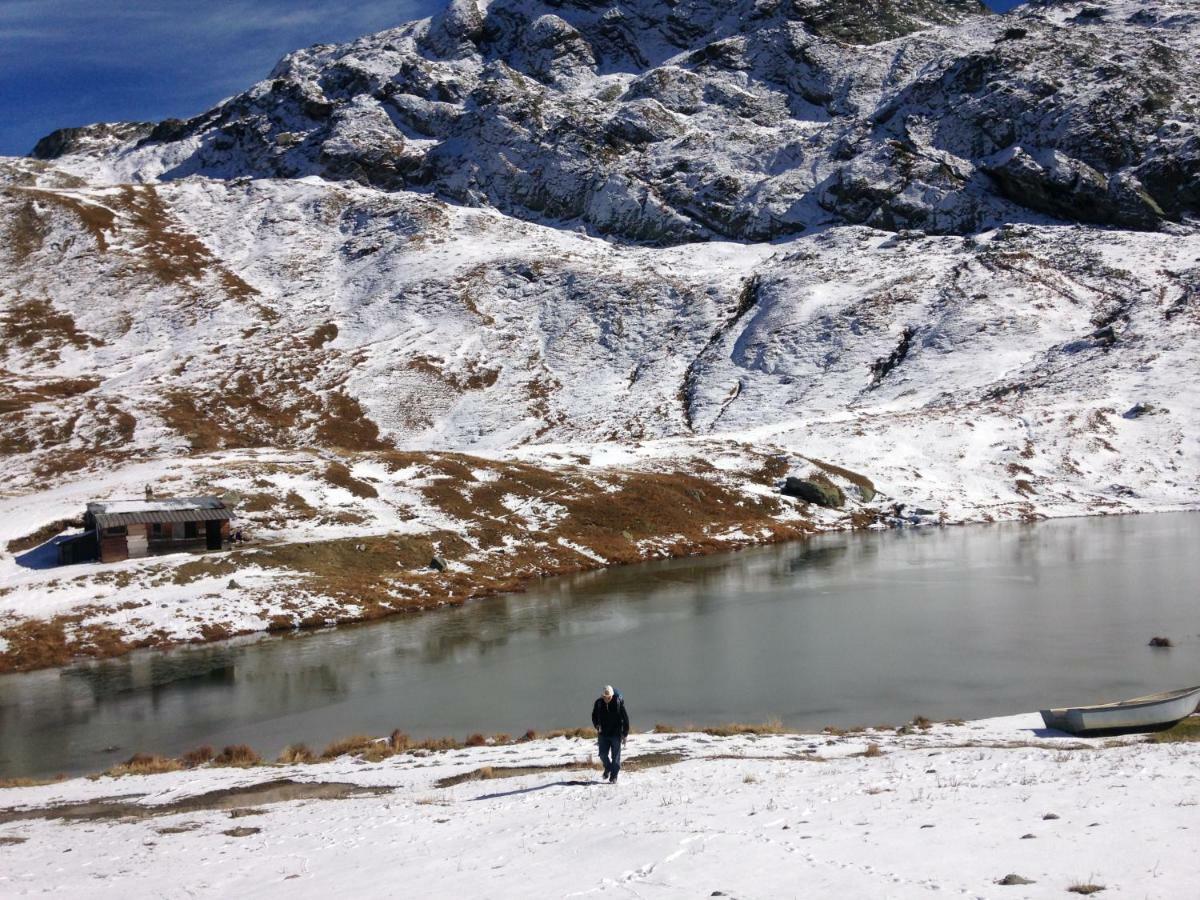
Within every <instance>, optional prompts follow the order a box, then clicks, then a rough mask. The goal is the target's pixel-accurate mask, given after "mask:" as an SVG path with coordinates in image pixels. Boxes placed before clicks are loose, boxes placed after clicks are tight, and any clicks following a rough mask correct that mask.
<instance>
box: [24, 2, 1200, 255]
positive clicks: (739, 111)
mask: <svg viewBox="0 0 1200 900" xmlns="http://www.w3.org/2000/svg"><path fill="white" fill-rule="evenodd" d="M1164 2H1166V0H1164ZM1167 7H1169V9H1168V8H1164V9H1162V10H1158V11H1157V12H1156V14H1155V15H1153V16H1150V17H1142V18H1139V17H1137V16H1133V17H1129V18H1125V19H1122V18H1120V17H1116V16H1096V15H1091V14H1089V13H1088V9H1089V7H1086V6H1084V5H1082V4H1078V3H1072V2H1069V0H1068V2H1063V3H1058V4H1055V5H1054V7H1053V10H1054V12H1053V13H1050V12H1047V11H1046V9H1044V8H1042V7H1035V6H1029V7H1022V11H1021V12H1019V13H1013V14H1010V15H1006V16H993V15H990V14H988V13H987V11H986V10H985V9H984V7H983V6H982V5H981V4H980V3H978V2H977V0H886V2H885V0H868V2H861V0H854V2H852V0H681V2H677V3H661V2H657V0H627V2H623V3H621V4H620V5H619V6H618V5H616V4H614V3H612V2H608V0H493V2H491V3H488V4H483V3H481V2H480V0H454V2H452V3H450V4H449V6H448V7H447V8H446V9H445V10H444V11H443V12H442V13H440V14H439V15H437V16H434V17H433V18H432V19H430V20H426V21H423V22H416V23H411V24H409V25H405V26H401V27H400V28H396V29H392V30H390V31H386V32H383V33H381V34H379V35H376V36H374V37H370V38H364V39H362V40H359V41H355V42H353V43H350V44H344V45H340V46H329V45H323V46H318V47H313V48H309V49H307V50H302V51H298V52H297V53H293V54H291V55H289V56H288V57H286V58H285V59H284V60H283V61H282V62H281V63H280V64H279V65H278V66H277V67H276V68H275V70H274V71H273V72H272V73H271V76H270V78H269V79H268V80H267V81H264V82H262V83H261V84H259V85H256V86H255V87H253V88H251V89H250V90H248V91H246V92H244V93H242V94H240V95H238V96H236V97H234V98H232V99H231V100H229V101H227V102H226V103H225V104H223V105H222V106H220V107H217V108H215V109H213V110H210V111H209V112H207V113H205V114H203V115H201V116H198V117H196V118H195V119H192V120H189V121H187V122H179V121H175V120H171V121H168V122H164V123H161V124H160V125H158V126H156V127H154V128H153V129H152V130H148V128H147V126H143V125H117V126H91V128H90V129H83V130H80V129H71V130H68V131H67V132H58V133H56V134H55V135H52V136H50V137H48V138H46V139H45V140H44V141H42V142H41V143H39V145H38V149H37V150H36V151H35V154H36V155H39V156H42V157H50V156H58V155H62V154H66V153H90V154H101V155H102V154H107V153H111V152H117V151H119V150H120V149H121V148H120V147H116V146H115V145H116V144H120V145H121V146H122V147H124V148H125V149H128V146H129V145H131V144H136V143H138V142H139V141H140V142H142V144H143V147H142V151H143V156H141V157H140V158H141V159H149V158H150V156H152V155H153V153H154V148H161V149H159V150H157V153H158V154H159V155H161V169H162V177H166V178H176V177H184V176H187V175H195V174H200V175H207V176H210V177H215V178H230V177H242V176H248V177H255V178H273V177H283V178H292V177H299V176H303V175H314V174H315V175H321V176H323V177H325V178H329V179H335V180H353V181H358V182H361V183H365V184H370V185H373V186H376V187H381V188H384V189H387V190H399V189H403V188H405V187H411V186H413V185H421V186H423V187H425V186H428V187H429V188H431V189H432V190H434V191H435V192H436V193H437V194H439V195H441V196H442V197H445V198H449V199H452V200H454V201H456V202H460V203H466V204H472V205H483V204H486V205H491V206H494V207H496V208H497V209H500V210H501V211H503V212H506V213H508V214H511V215H516V216H521V217H525V218H529V219H550V220H576V219H578V220H582V221H583V222H585V223H586V224H587V225H588V226H590V227H591V228H592V229H594V230H596V231H599V232H602V233H604V234H608V235H611V236H613V237H616V238H621V239H625V240H633V241H641V242H647V243H655V244H679V243H684V242H688V241H694V240H703V239H707V238H713V237H725V238H734V239H739V240H754V241H761V240H770V239H773V238H777V237H781V236H785V235H790V234H795V233H798V232H801V231H804V230H806V229H809V228H811V227H813V226H815V225H818V224H824V223H827V222H828V221H829V220H830V218H831V217H832V218H833V220H834V221H835V222H841V223H863V224H867V225H870V226H872V227H876V228H883V229H889V230H899V229H914V228H919V229H922V230H925V231H927V232H929V233H943V234H944V233H970V232H973V231H975V230H977V229H979V228H981V227H984V225H985V223H987V222H994V221H997V220H1013V219H1018V218H1027V217H1028V216H1029V215H1031V214H1043V215H1048V216H1053V217H1055V218H1059V219H1063V220H1067V221H1072V222H1087V223H1097V224H1113V225H1120V226H1123V227H1128V228H1140V229H1153V228H1157V227H1159V226H1160V224H1161V223H1162V222H1163V221H1164V220H1167V219H1180V218H1181V217H1184V216H1186V215H1189V214H1191V213H1195V212H1196V211H1197V210H1200V138H1198V137H1197V136H1196V130H1197V108H1198V106H1197V103H1196V98H1195V96H1194V94H1193V93H1192V92H1190V91H1189V89H1187V88H1186V87H1181V86H1184V85H1193V84H1196V83H1200V64H1198V63H1197V54H1196V53H1195V52H1194V49H1195V45H1196V40H1197V37H1196V33H1197V31H1198V30H1200V20H1198V19H1197V17H1195V16H1190V17H1189V16H1185V15H1176V16H1170V15H1168V12H1169V11H1170V10H1173V9H1174V8H1175V7H1174V5H1173V3H1172V2H1168V3H1167ZM1159 13H1161V15H1160V14H1159ZM1099 47H1120V48H1121V52H1120V53H1114V54H1108V55H1104V54H1101V53H1100V52H1099V50H1098V49H1097V48H1099ZM82 132H87V134H86V135H85V134H83V133H82ZM183 141H187V142H188V143H187V144H186V145H184V144H180V142H183ZM147 154H149V155H147ZM150 168H151V169H153V168H154V167H153V166H150ZM153 174H155V175H157V174H158V173H157V172H154V173H153Z"/></svg>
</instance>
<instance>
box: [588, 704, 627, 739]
mask: <svg viewBox="0 0 1200 900" xmlns="http://www.w3.org/2000/svg"><path fill="white" fill-rule="evenodd" d="M592 724H593V725H595V726H596V727H597V728H599V729H600V733H601V734H603V735H605V736H606V737H620V738H624V737H626V736H628V734H629V714H628V713H627V712H625V701H624V700H619V699H618V698H616V697H613V698H612V699H611V700H609V701H608V702H607V703H605V702H604V698H603V697H597V698H596V704H595V705H594V706H593V707H592Z"/></svg>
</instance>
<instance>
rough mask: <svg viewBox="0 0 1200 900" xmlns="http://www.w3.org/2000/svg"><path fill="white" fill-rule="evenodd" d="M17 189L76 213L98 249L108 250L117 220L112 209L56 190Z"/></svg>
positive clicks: (41, 200)
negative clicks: (110, 235)
mask: <svg viewBox="0 0 1200 900" xmlns="http://www.w3.org/2000/svg"><path fill="white" fill-rule="evenodd" d="M17 190H19V191H21V192H22V193H24V194H27V195H28V196H30V197H32V198H34V199H35V200H38V201H40V202H43V203H49V204H51V205H53V206H57V207H58V208H59V209H62V210H65V211H66V212H68V213H70V214H72V215H74V216H75V217H76V218H77V219H78V220H79V222H80V224H82V225H83V227H84V229H85V230H86V231H87V233H88V234H89V235H91V237H92V240H94V241H95V242H96V249H97V250H99V251H100V252H101V253H107V252H108V233H109V232H111V231H112V230H113V225H114V223H115V222H116V215H115V214H114V213H113V211H112V210H111V209H108V208H106V207H103V206H100V205H98V204H95V203H85V202H83V201H82V200H78V199H76V198H75V197H71V196H68V195H66V194H58V193H55V192H54V191H45V190H39V189H36V188H18V189H17Z"/></svg>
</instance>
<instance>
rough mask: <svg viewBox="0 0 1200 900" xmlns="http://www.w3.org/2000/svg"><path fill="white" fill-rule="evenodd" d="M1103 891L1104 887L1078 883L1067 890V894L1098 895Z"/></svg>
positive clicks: (1084, 882) (1082, 882) (1089, 883)
mask: <svg viewBox="0 0 1200 900" xmlns="http://www.w3.org/2000/svg"><path fill="white" fill-rule="evenodd" d="M1102 890H1104V885H1102V884H1092V883H1091V882H1086V881H1077V882H1075V884H1073V885H1071V886H1070V887H1069V888H1067V892H1068V893H1071V894H1098V893H1100V892H1101V891H1102Z"/></svg>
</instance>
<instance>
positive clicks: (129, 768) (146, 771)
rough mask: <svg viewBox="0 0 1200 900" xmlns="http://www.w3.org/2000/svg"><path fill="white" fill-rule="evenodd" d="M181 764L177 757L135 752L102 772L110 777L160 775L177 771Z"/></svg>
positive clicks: (181, 766)
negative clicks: (169, 757) (171, 757)
mask: <svg viewBox="0 0 1200 900" xmlns="http://www.w3.org/2000/svg"><path fill="white" fill-rule="evenodd" d="M182 768H183V764H182V763H180V761H179V760H177V759H168V758H167V757H165V756H158V755H157V754H149V753H135V754H133V756H131V757H129V759H128V760H126V761H125V762H123V763H121V764H120V765H119V766H113V767H111V768H110V769H108V770H107V771H106V772H105V773H104V774H105V775H107V776H109V777H110V778H120V777H121V776H122V775H161V774H162V773H163V772H178V771H179V770H180V769H182Z"/></svg>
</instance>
